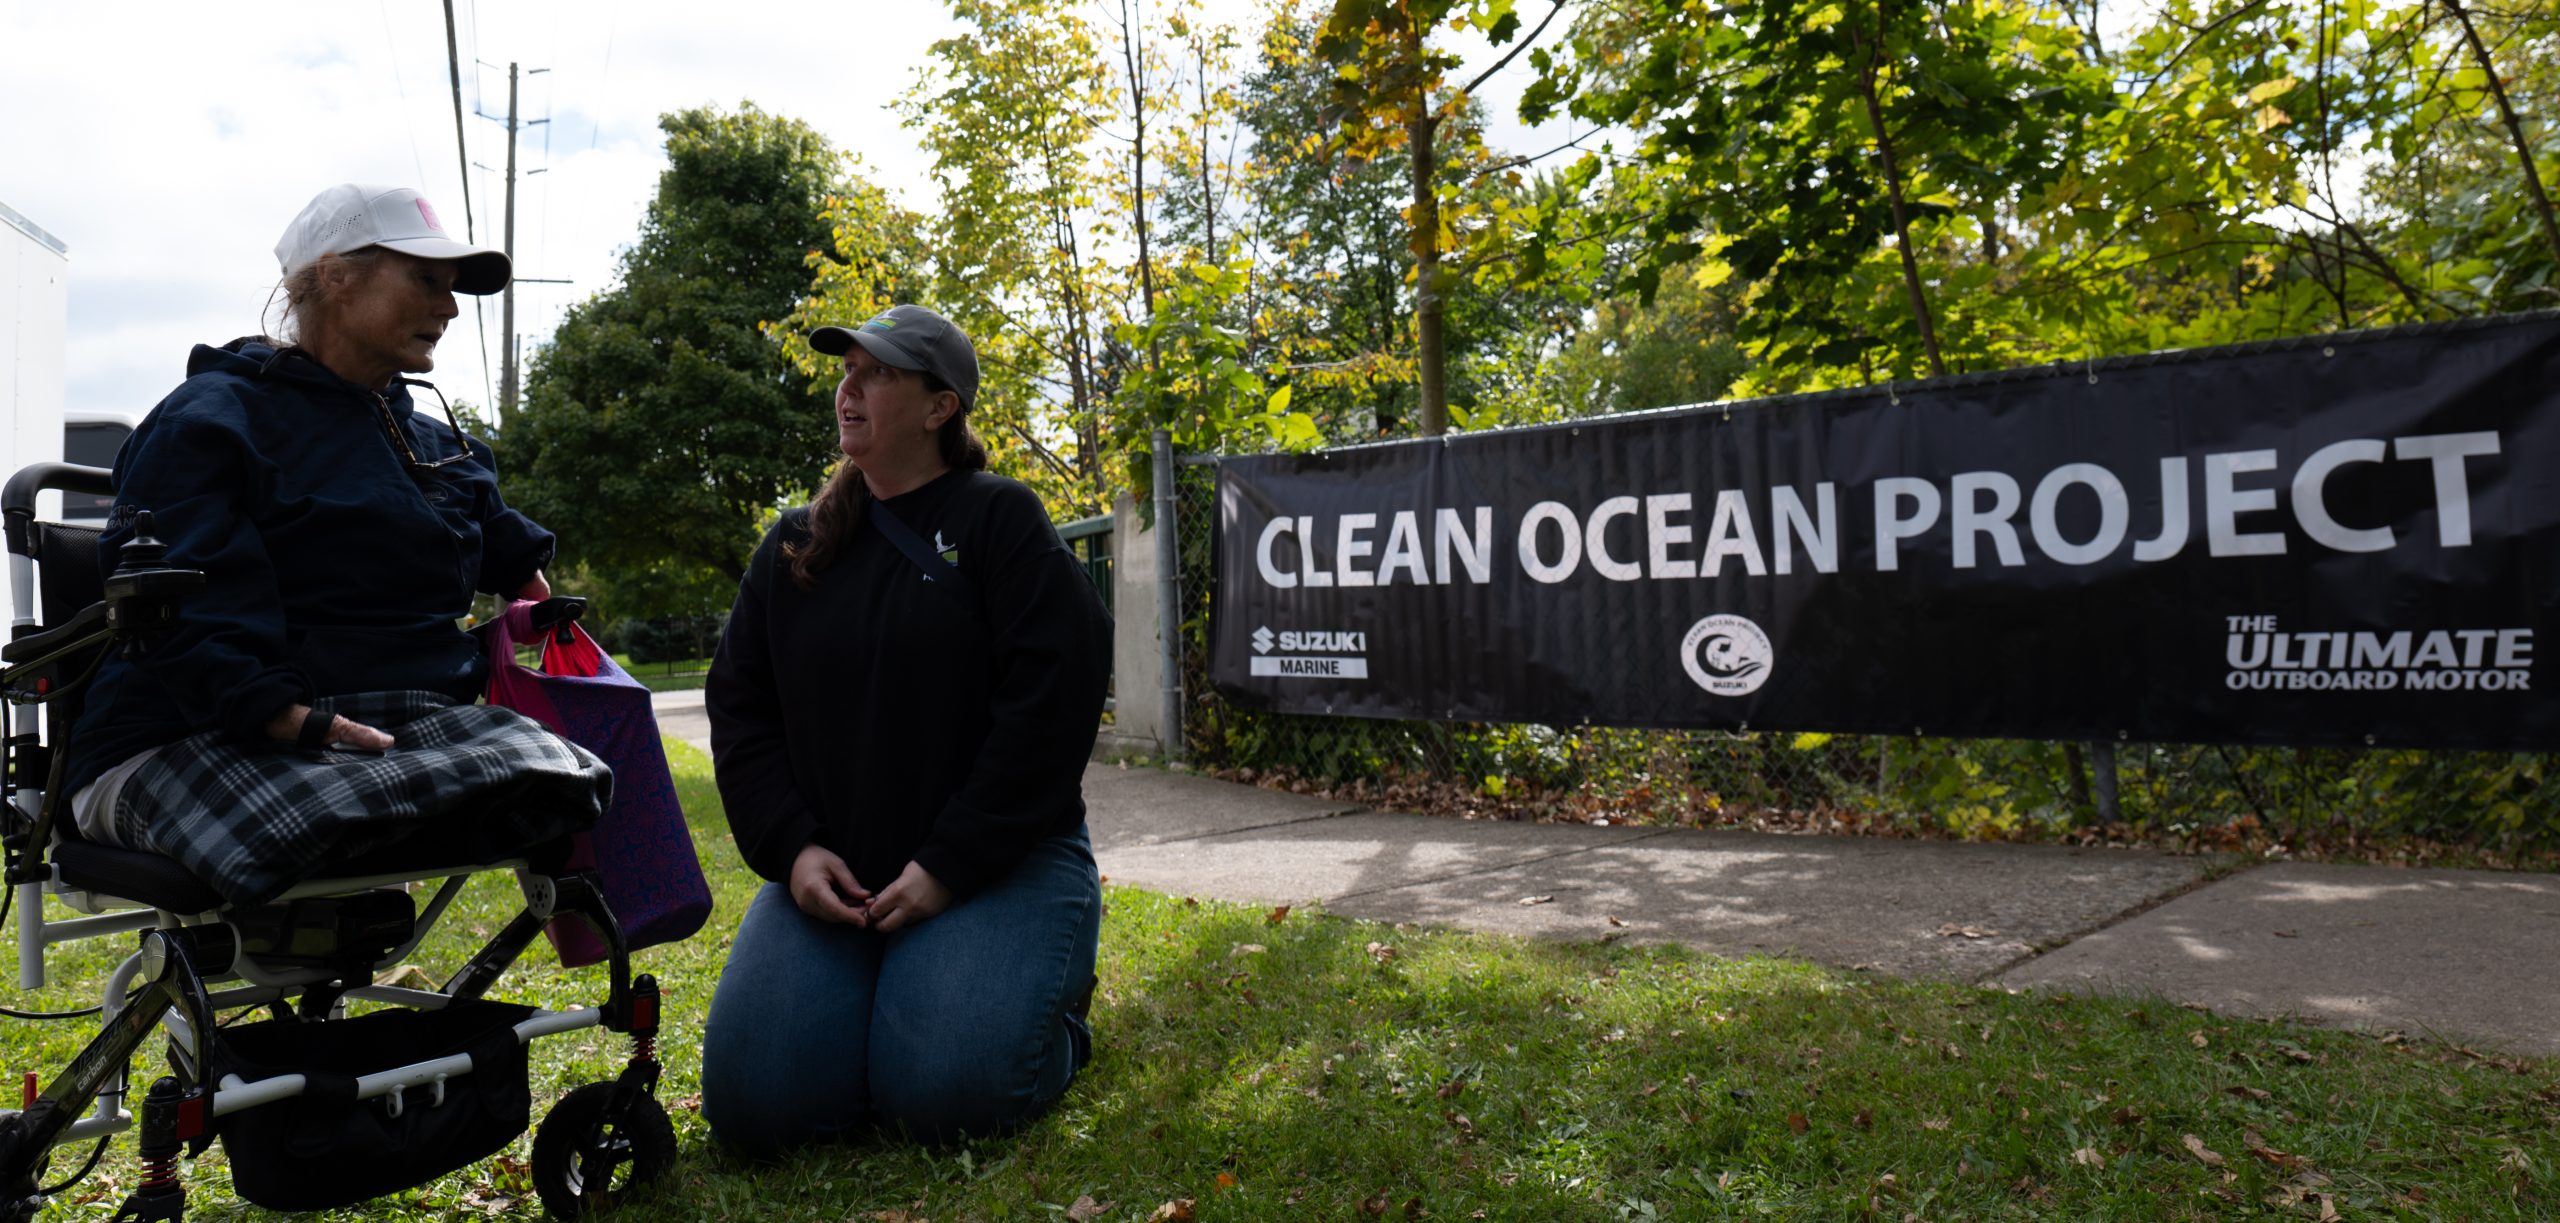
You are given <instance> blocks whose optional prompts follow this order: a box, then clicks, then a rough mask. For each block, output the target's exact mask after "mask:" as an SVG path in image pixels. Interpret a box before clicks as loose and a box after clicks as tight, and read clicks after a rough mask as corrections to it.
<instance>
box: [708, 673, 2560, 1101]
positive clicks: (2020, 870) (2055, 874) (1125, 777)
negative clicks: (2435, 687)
mask: <svg viewBox="0 0 2560 1223" xmlns="http://www.w3.org/2000/svg"><path fill="white" fill-rule="evenodd" d="M701 702H702V696H701V693H699V692H690V693H662V694H660V696H659V697H658V700H657V709H658V722H659V727H660V729H661V730H663V731H664V732H666V733H667V734H670V735H674V736H676V737H678V738H683V739H686V740H688V741H691V742H693V743H695V744H696V745H697V746H700V747H702V748H703V749H704V750H706V751H708V750H709V748H710V724H709V722H708V720H707V719H706V718H705V717H704V715H703V712H702V703H701ZM1085 803H1086V806H1087V808H1088V810H1089V813H1090V814H1089V816H1088V822H1089V823H1090V825H1091V827H1092V830H1093V839H1094V856H1095V858H1096V859H1097V861H1099V863H1100V864H1101V868H1102V872H1103V874H1105V875H1107V876H1109V877H1110V878H1111V881H1112V882H1114V883H1119V884H1129V885H1132V886H1136V887H1143V888H1148V889H1150V890H1154V891H1160V892H1168V893H1172V894H1175V895H1182V896H1199V897H1205V898H1212V899H1221V900H1235V901H1246V902H1252V903H1259V904H1281V903H1287V904H1319V905H1321V906H1322V907H1323V908H1324V910H1325V911H1326V912H1329V913H1335V914H1339V915H1342V916H1346V917H1359V918H1371V919H1375V920H1379V921H1405V922H1420V923H1425V924H1430V925H1440V926H1453V927H1460V928H1464V929H1470V930H1487V931H1499V932H1504V933H1511V934H1521V935H1529V936H1535V937H1546V938H1564V939H1582V940H1598V939H1607V938H1630V939H1637V940H1645V941H1660V942H1676V943H1682V944H1686V945H1688V946H1691V947H1696V948H1698V949H1700V950H1703V951H1708V952H1713V953H1715V954H1719V955H1750V954H1767V955H1793V956H1801V957H1803V958H1805V959H1809V960H1814V961H1817V962H1820V963H1824V964H1831V965H1835V966H1838V967H1842V968H1849V969H1857V970H1864V971H1874V972H1884V973H1893V974H1897V975H1904V976H1934V977H1945V978H1956V979H1964V980H1980V981H1987V982H1994V983H1998V984H2003V985H2008V986H2013V987H2018V988H2025V987H2029V986H2033V987H2036V988H2040V989H2048V990H2050V989H2072V990H2078V991H2090V990H2100V991H2108V992H2116V993H2125V994H2132V995H2138V996H2146V997H2147V996H2158V997H2165V998H2167V999H2169V1000H2171V1001H2173V1002H2191V1003H2196V1004H2199V1005H2204V1006H2209V1007H2212V1008H2214V1009H2216V1010H2221V1011H2226V1012H2230V1013H2234V1014H2249V1015H2260V1016H2269V1017H2276V1016H2293V1017H2298V1018H2302V1019H2306V1020H2310V1021H2313V1022H2326V1023H2334V1024H2338V1025H2341V1026H2350V1027H2357V1028H2364V1029H2370V1030H2376V1031H2380V1030H2389V1029H2400V1030H2404V1031H2408V1032H2413V1033H2420V1032H2423V1033H2432V1034H2436V1035H2441V1036H2444V1037H2446V1038H2449V1039H2453V1040H2458V1041H2463V1042H2469V1043H2474V1044H2478V1045H2482V1046H2488V1047H2496V1048H2503V1049H2508V1050H2511V1051H2514V1052H2518V1053H2533V1054H2543V1055H2553V1054H2560V876H2553V875H2540V874H2509V873H2504V872H2497V871H2452V870H2396V869H2391V868H2386V867H2360V866H2317V865H2308V864H2301V863H2282V864H2273V865H2265V866H2258V867H2255V868H2254V869H2244V870H2239V871H2236V872H2234V873H2231V874H2229V875H2227V876H2225V877H2223V878H2221V879H2218V880H2215V881H2214V882H2211V883H2203V882H2202V880H2203V878H2204V876H2205V874H2206V873H2207V868H2208V866H2209V865H2210V863H2209V861H2208V860H2206V859H2202V858H2186V857H2176V856H2171V855H2167V854H2161V853H2156V852H2152V851H2148V850H2089V849H2071V848H2066V847H2060V846H2043V845H1974V844H1955V843H1950V842H1944V841H1888V840H1879V839H1873V838H1865V837H1815V836H1773V835H1766V834H1759V833H1747V832H1701V831H1697V830H1693V829H1660V828H1614V827H1612V828H1592V827H1586V826H1582V825H1572V824H1514V823H1502V822H1490V821H1470V820H1458V819H1447V818H1439V817H1432V816H1419V815H1399V814H1393V813H1385V812H1375V811H1367V810H1364V809H1361V808H1359V807H1357V806H1356V805H1352V804H1346V803H1341V802H1335V801H1331V800H1326V799H1318V798H1309V797H1306V796H1303V795H1295V794H1285V793H1281V792H1278V791H1274V790H1263V789H1258V788H1255V787H1252V786H1244V785H1235V784H1231V783H1228V782H1221V781H1213V780H1210V779H1207V778H1204V777H1199V776H1195V775H1191V774H1185V773H1170V772H1164V771H1160V770H1155V769H1124V768H1119V767H1116V766H1112V765H1103V764H1096V765H1094V766H1092V767H1091V768H1089V769H1087V770H1086V772H1085Z"/></svg>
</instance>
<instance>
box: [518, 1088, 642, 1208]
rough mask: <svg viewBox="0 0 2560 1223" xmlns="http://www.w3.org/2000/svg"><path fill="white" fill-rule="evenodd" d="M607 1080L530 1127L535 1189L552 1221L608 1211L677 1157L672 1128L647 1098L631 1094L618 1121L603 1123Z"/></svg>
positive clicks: (566, 1100)
mask: <svg viewBox="0 0 2560 1223" xmlns="http://www.w3.org/2000/svg"><path fill="white" fill-rule="evenodd" d="M613 1092H614V1085H613V1084H611V1083H589V1084H587V1085H586V1086H584V1087H581V1088H579V1089H577V1090H576V1091H573V1092H570V1093H569V1094H568V1095H566V1096H563V1097H561V1099H560V1102H559V1103H558V1104H555V1105H552V1106H551V1115H549V1116H547V1117H544V1118H543V1119H542V1124H541V1126H540V1127H538V1128H537V1129H535V1130H534V1132H533V1188H534V1191H535V1192H536V1193H539V1194H541V1195H542V1207H543V1209H544V1210H545V1211H547V1212H549V1213H550V1215H551V1217H552V1218H555V1219H578V1218H586V1217H589V1216H593V1215H600V1214H603V1213H604V1212H606V1211H608V1210H611V1209H613V1208H614V1207H615V1206H616V1205H618V1204H620V1203H621V1202H623V1201H624V1200H626V1199H627V1198H629V1197H630V1196H631V1195H632V1194H634V1193H636V1192H638V1191H639V1190H640V1189H642V1188H643V1187H645V1186H647V1185H648V1184H649V1182H651V1181H654V1180H656V1179H658V1178H659V1177H660V1176H662V1175H665V1173H666V1170H667V1167H668V1165H670V1164H673V1163H674V1162H675V1159H676V1127H675V1125H674V1123H672V1122H670V1121H668V1120H667V1110H666V1109H665V1108H664V1107H663V1106H661V1105H660V1104H659V1103H658V1101H657V1099H656V1098H655V1097H653V1096H647V1095H641V1096H636V1097H635V1098H633V1100H632V1101H631V1106H630V1107H629V1108H628V1109H625V1110H624V1111H623V1114H622V1118H621V1120H619V1121H614V1122H607V1121H606V1120H605V1108H606V1105H607V1104H609V1103H610V1102H611V1101H612V1099H613Z"/></svg>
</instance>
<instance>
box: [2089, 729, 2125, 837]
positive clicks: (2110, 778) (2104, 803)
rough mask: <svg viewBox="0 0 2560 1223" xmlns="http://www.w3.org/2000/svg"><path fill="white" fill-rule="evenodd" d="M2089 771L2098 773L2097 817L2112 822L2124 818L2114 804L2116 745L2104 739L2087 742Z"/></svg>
mask: <svg viewBox="0 0 2560 1223" xmlns="http://www.w3.org/2000/svg"><path fill="white" fill-rule="evenodd" d="M2089 757H2090V759H2089V763H2090V764H2091V765H2093V766H2095V767H2093V768H2092V769H2091V770H2090V771H2091V772H2094V773H2096V774H2097V775H2098V818H2099V819H2102V820H2105V821H2106V822H2108V823H2110V824H2113V823H2115V822H2117V821H2118V820H2121V819H2123V818H2124V816H2123V813H2122V811H2121V810H2120V809H2119V808H2118V807H2117V806H2116V745H2115V744H2113V743H2111V742H2108V741H2107V740H2105V739H2098V740H2095V741H2093V742H2091V743H2090V744H2089Z"/></svg>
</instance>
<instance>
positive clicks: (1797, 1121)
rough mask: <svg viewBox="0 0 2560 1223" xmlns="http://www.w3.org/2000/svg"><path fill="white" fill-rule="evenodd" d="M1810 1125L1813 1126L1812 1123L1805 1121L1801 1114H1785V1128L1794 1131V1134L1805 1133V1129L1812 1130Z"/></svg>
mask: <svg viewBox="0 0 2560 1223" xmlns="http://www.w3.org/2000/svg"><path fill="white" fill-rule="evenodd" d="M1812 1125H1813V1123H1812V1122H1811V1121H1808V1120H1806V1119H1805V1115H1804V1114H1803V1113H1788V1114H1787V1128H1788V1129H1791V1130H1794V1131H1795V1132H1797V1133H1799V1134H1801V1133H1803V1132H1805V1131H1806V1130H1807V1129H1810V1128H1812Z"/></svg>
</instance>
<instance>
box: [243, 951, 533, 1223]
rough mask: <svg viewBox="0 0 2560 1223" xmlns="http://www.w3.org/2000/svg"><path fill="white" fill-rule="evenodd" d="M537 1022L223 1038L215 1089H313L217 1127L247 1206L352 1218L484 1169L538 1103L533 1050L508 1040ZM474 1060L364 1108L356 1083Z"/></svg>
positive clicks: (433, 1018) (284, 1026)
mask: <svg viewBox="0 0 2560 1223" xmlns="http://www.w3.org/2000/svg"><path fill="white" fill-rule="evenodd" d="M532 1013H533V1008H532V1007H528V1006H517V1005H513V1004H509V1003H502V1002H485V1001H469V1002H457V1003H454V1004H452V1005H451V1006H448V1007H445V1008H444V1009H442V1010H435V1011H414V1010H408V1009H406V1008H401V1009H392V1010H382V1011H375V1012H372V1013H370V1014H365V1015H357V1016H352V1017H350V1018H346V1019H333V1020H329V1021H327V1022H324V1023H300V1022H292V1021H287V1020H268V1021H265V1022H261V1023H253V1024H243V1025H240V1026H237V1027H231V1028H225V1029H223V1030H222V1031H221V1033H220V1034H219V1035H218V1037H217V1039H216V1042H215V1048H214V1049H213V1052H212V1056H211V1058H210V1062H211V1066H210V1070H211V1073H210V1076H209V1078H210V1080H211V1081H212V1082H214V1083H217V1084H218V1083H220V1082H221V1081H222V1076H223V1075H226V1074H236V1075H239V1076H240V1077H241V1079H243V1080H244V1081H247V1082H252V1083H254V1082H257V1081H258V1080H260V1079H265V1078H272V1077H274V1076H276V1075H280V1074H299V1075H303V1076H305V1080H306V1082H305V1086H304V1089H303V1093H302V1094H301V1095H299V1096H295V1097H292V1098H290V1099H285V1100H278V1101H275V1102H273V1103H269V1104H261V1105H259V1106H257V1107H255V1108H250V1109H245V1110H243V1111H240V1112H236V1113H232V1114H230V1115H229V1116H225V1117H221V1118H217V1119H216V1120H215V1121H214V1123H213V1128H214V1132H215V1133H216V1134H218V1135H220V1136H221V1138H222V1149H223V1153H224V1154H225V1155H226V1156H227V1157H228V1158H229V1159H230V1162H231V1184H232V1188H233V1190H234V1191H235V1192H237V1193H238V1194H239V1195H240V1196H241V1197H243V1198H245V1199H247V1200H249V1201H251V1202H254V1203H256V1204H258V1205H260V1206H265V1207H268V1208H269V1209H273V1210H325V1209H330V1208H332V1207H338V1206H349V1205H353V1204H355V1203H357V1202H361V1201H365V1200H367V1199H369V1198H376V1197H380V1196H382V1195H384V1194H386V1193H394V1192H397V1191H399V1190H403V1189H409V1188H414V1187H416V1186H418V1185H422V1184H425V1183H426V1182H428V1181H430V1180H433V1179H435V1178H436V1177H439V1176H442V1175H444V1174H445V1173H447V1172H451V1171H453V1170H454V1169H456V1168H460V1167H463V1166H464V1165H466V1164H470V1163H472V1162H474V1161H477V1160H481V1159H485V1158H487V1157H489V1156H490V1155H493V1154H496V1153H497V1152H498V1151H500V1150H502V1149H504V1148H505V1147H506V1145H507V1144H508V1143H509V1142H511V1141H513V1140H514V1139H515V1136H516V1135H518V1134H521V1133H523V1132H524V1131H525V1126H526V1125H527V1124H528V1121H529V1117H530V1113H531V1107H532V1091H531V1088H530V1087H529V1086H528V1084H527V1081H526V1073H525V1047H524V1046H523V1045H522V1044H519V1043H517V1041H516V1039H515V1034H514V1033H513V1031H511V1029H512V1028H513V1027H514V1026H515V1025H516V1023H518V1022H519V1021H521V1020H523V1019H524V1018H525V1017H526V1016H528V1015H531V1014H532ZM455 1053H468V1054H471V1055H472V1069H471V1073H469V1074H465V1075H459V1076H455V1077H453V1078H449V1079H447V1080H446V1081H445V1085H444V1102H443V1103H442V1104H435V1103H433V1100H434V1098H435V1088H434V1087H433V1086H432V1085H428V1086H420V1087H411V1088H408V1089H407V1090H406V1091H405V1092H403V1093H402V1099H401V1104H400V1115H398V1116H396V1117H395V1116H392V1115H391V1108H390V1102H389V1099H388V1098H376V1099H371V1100H358V1099H356V1098H355V1091H356V1078H357V1077H358V1076H360V1075H367V1074H373V1073H376V1072H378V1071H383V1070H389V1069H391V1068H393V1067H396V1066H405V1065H410V1064H412V1063H416V1062H423V1061H427V1060H429V1059H431V1058H438V1057H444V1056H447V1055H449V1054H455Z"/></svg>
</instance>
